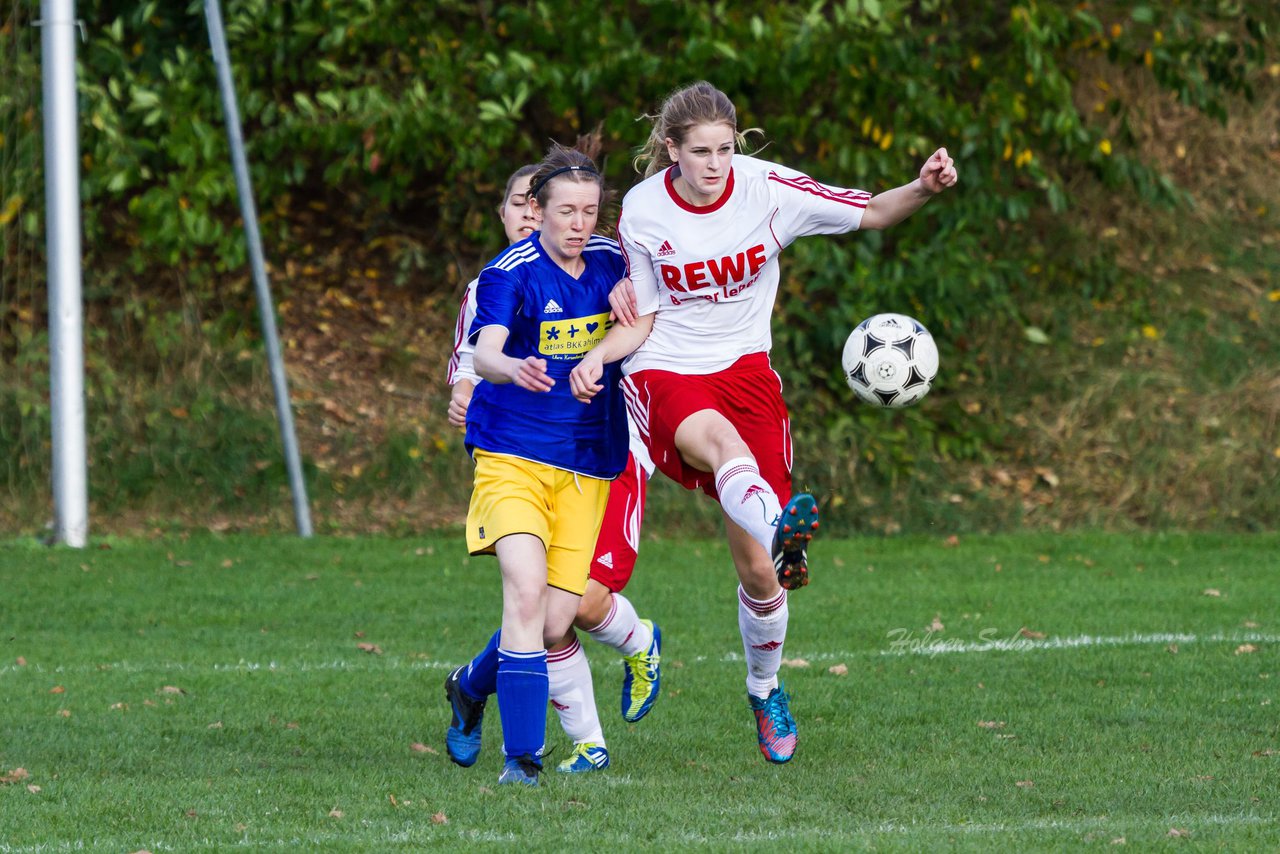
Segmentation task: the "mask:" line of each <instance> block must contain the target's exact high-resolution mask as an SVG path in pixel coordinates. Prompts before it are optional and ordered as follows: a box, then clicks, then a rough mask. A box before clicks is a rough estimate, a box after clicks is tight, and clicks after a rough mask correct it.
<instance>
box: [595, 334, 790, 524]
mask: <svg viewBox="0 0 1280 854" xmlns="http://www.w3.org/2000/svg"><path fill="white" fill-rule="evenodd" d="M622 386H623V390H624V391H625V392H626V396H627V407H628V411H629V414H630V415H631V418H632V419H633V421H634V422H635V424H636V427H637V428H638V429H639V431H640V435H641V437H642V438H643V439H644V441H645V444H646V446H647V447H648V448H649V455H650V456H651V457H652V458H653V462H654V465H656V466H657V467H658V469H659V471H661V472H662V473H663V474H665V475H666V476H667V477H669V478H671V479H672V480H674V481H675V482H676V483H679V484H681V485H683V486H684V487H685V488H686V489H701V490H702V491H703V492H705V493H706V494H707V495H709V496H711V497H712V498H717V500H718V496H717V495H716V486H715V473H714V472H709V471H702V470H701V469H696V468H694V467H693V466H690V465H689V464H688V463H686V462H685V461H684V460H683V459H682V458H681V456H680V452H679V451H678V450H677V449H676V440H675V436H676V428H678V427H679V426H680V425H681V423H683V422H684V420H685V419H686V418H688V417H689V416H690V415H692V414H694V413H695V412H701V411H702V410H704V409H713V410H715V411H716V412H718V413H720V414H721V415H723V416H724V417H725V418H727V419H728V420H729V423H730V424H732V425H733V426H734V427H735V428H736V429H737V431H738V435H739V436H741V437H742V440H743V441H744V442H746V443H747V447H748V448H750V449H751V454H752V456H754V457H755V458H756V464H757V465H758V466H759V467H760V474H761V475H762V476H763V477H764V479H765V480H766V481H768V483H769V486H771V487H772V488H773V491H774V492H776V493H777V494H778V501H779V502H781V503H783V504H785V503H786V502H787V499H789V498H790V497H791V419H790V417H789V416H788V415H787V405H786V403H785V402H783V400H782V379H781V378H780V377H779V376H778V374H777V372H776V371H774V370H773V368H772V366H771V365H770V364H769V354H768V353H751V354H750V355H747V356H743V357H742V358H741V359H739V360H738V361H736V362H734V363H733V364H732V365H730V366H729V367H727V368H725V369H724V370H723V371H719V372H717V373H714V374H702V375H694V376H688V375H685V374H677V373H674V372H672V371H659V370H647V371H637V372H636V373H634V374H631V375H630V376H628V377H626V378H625V379H624V380H623V381H622ZM609 500H610V501H612V500H613V496H612V494H610V496H609ZM605 524H606V525H607V524H608V522H607V521H606V523H605Z"/></svg>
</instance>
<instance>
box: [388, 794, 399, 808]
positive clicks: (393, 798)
mask: <svg viewBox="0 0 1280 854" xmlns="http://www.w3.org/2000/svg"><path fill="white" fill-rule="evenodd" d="M387 800H389V801H391V806H393V807H396V808H397V809H398V808H399V807H400V802H399V801H397V800H396V796H395V795H391V794H389V795H387Z"/></svg>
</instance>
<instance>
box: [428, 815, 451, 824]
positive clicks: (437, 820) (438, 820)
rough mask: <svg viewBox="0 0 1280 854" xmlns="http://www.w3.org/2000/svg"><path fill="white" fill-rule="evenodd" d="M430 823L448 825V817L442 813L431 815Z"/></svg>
mask: <svg viewBox="0 0 1280 854" xmlns="http://www.w3.org/2000/svg"><path fill="white" fill-rule="evenodd" d="M431 823H432V824H448V823H449V816H447V815H445V814H444V813H442V812H438V813H432V815H431Z"/></svg>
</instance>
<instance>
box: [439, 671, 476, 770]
mask: <svg viewBox="0 0 1280 854" xmlns="http://www.w3.org/2000/svg"><path fill="white" fill-rule="evenodd" d="M465 667H466V665H465V664H464V665H462V667H459V668H457V669H455V670H453V671H452V672H450V673H449V678H448V679H446V680H445V681H444V695H445V697H447V698H448V700H449V708H450V710H451V711H452V712H453V721H452V723H450V724H449V730H448V732H446V733H445V735H444V745H445V749H446V750H447V751H448V752H449V758H450V759H452V760H453V761H454V763H455V764H457V765H461V766H462V767H463V768H470V767H471V766H472V765H475V764H476V760H477V759H479V758H480V730H481V727H482V726H483V725H484V703H485V701H484V700H477V699H475V698H474V697H472V696H471V695H470V694H468V693H467V692H466V691H463V690H462V685H460V684H459V683H458V675H459V674H460V673H462V671H463V669H464V668H465Z"/></svg>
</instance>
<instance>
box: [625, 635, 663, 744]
mask: <svg viewBox="0 0 1280 854" xmlns="http://www.w3.org/2000/svg"><path fill="white" fill-rule="evenodd" d="M640 622H641V623H643V624H644V625H646V626H648V627H649V629H650V631H652V632H653V640H652V641H650V642H649V648H648V649H645V650H641V651H640V652H637V653H635V654H634V655H624V656H623V657H622V666H623V668H624V670H623V673H622V718H623V720H626V721H630V722H631V723H635V722H636V721H638V720H640V719H641V718H643V717H644V716H645V715H647V714H649V710H650V709H652V708H653V704H654V702H656V701H657V699H658V687H659V685H660V683H661V681H662V672H661V670H660V669H659V664H660V663H661V659H662V656H661V654H660V653H661V650H662V630H661V629H660V628H658V627H657V626H656V625H654V623H653V621H652V620H641V621H640Z"/></svg>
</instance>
